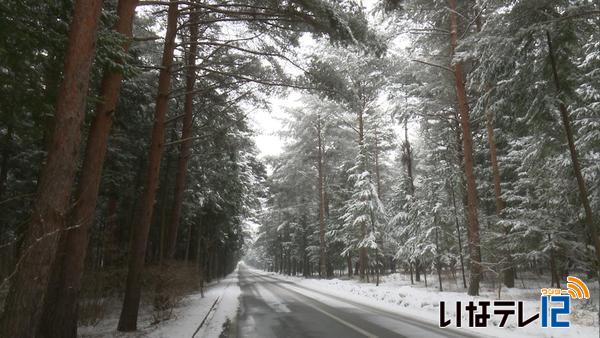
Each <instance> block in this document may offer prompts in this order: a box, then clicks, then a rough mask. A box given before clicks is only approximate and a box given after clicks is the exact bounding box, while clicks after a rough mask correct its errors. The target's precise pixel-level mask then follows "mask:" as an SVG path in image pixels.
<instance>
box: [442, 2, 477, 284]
mask: <svg viewBox="0 0 600 338" xmlns="http://www.w3.org/2000/svg"><path fill="white" fill-rule="evenodd" d="M448 7H449V9H450V11H449V12H450V45H451V51H452V53H451V55H454V51H455V50H456V46H457V45H458V23H457V21H458V19H457V15H456V0H448ZM452 68H453V70H454V81H455V87H456V99H457V103H458V110H459V113H460V124H461V128H462V133H463V138H462V141H463V152H464V159H465V163H464V164H465V165H464V169H465V176H466V179H467V222H468V224H469V230H470V231H469V235H470V236H469V255H470V276H469V290H468V292H467V293H468V294H469V295H471V296H477V295H479V282H480V280H481V247H480V245H479V220H478V218H477V186H476V182H475V173H474V169H473V166H474V160H473V135H472V134H471V121H470V117H469V105H468V101H467V92H466V89H465V83H464V78H463V71H462V64H461V63H460V62H458V63H456V64H454V65H453V67H452Z"/></svg>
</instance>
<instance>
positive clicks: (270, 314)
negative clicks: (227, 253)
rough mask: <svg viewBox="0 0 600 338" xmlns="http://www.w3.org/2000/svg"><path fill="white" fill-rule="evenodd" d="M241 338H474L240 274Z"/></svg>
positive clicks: (238, 326) (242, 269)
mask: <svg viewBox="0 0 600 338" xmlns="http://www.w3.org/2000/svg"><path fill="white" fill-rule="evenodd" d="M239 283H240V288H241V291H242V294H241V296H240V308H239V312H238V318H237V321H236V324H235V328H234V330H232V332H231V335H232V336H236V337H244V338H245V337H260V338H267V337H286V338H288V337H289V338H292V337H302V338H309V337H336V338H337V337H340V338H353V337H408V338H412V337H423V338H436V337H475V336H474V335H471V334H468V333H466V332H465V333H463V332H458V331H452V330H448V329H440V328H439V327H437V326H434V325H431V324H429V323H425V322H421V321H416V320H415V319H413V318H409V317H405V316H402V315H399V314H396V313H392V312H388V311H385V310H381V309H378V308H374V307H370V306H367V305H363V304H360V303H356V302H354V301H352V300H349V299H342V298H339V297H335V296H331V295H327V294H323V293H321V292H318V291H315V290H310V289H306V288H304V287H300V286H298V285H297V284H294V283H291V282H287V281H282V280H280V279H276V278H272V277H270V276H268V275H265V274H261V273H257V272H255V271H250V270H249V269H248V268H247V267H245V266H244V265H240V268H239Z"/></svg>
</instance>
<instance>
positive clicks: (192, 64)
mask: <svg viewBox="0 0 600 338" xmlns="http://www.w3.org/2000/svg"><path fill="white" fill-rule="evenodd" d="M198 19H199V18H198V13H197V12H196V10H193V11H192V12H191V14H190V23H189V25H190V28H189V29H190V41H189V43H190V45H189V48H188V50H187V53H188V55H187V70H186V82H185V102H184V117H183V126H182V131H181V146H180V147H179V161H178V163H177V175H176V177H175V200H174V202H173V212H172V214H171V221H170V223H169V227H168V231H167V245H166V255H167V258H168V259H172V258H173V257H174V256H175V249H176V247H177V229H178V228H179V222H180V220H181V210H182V206H183V199H184V194H185V187H186V181H187V170H188V162H189V159H190V155H191V148H192V140H191V137H192V127H193V123H194V88H195V85H196V53H197V51H198V44H197V42H198Z"/></svg>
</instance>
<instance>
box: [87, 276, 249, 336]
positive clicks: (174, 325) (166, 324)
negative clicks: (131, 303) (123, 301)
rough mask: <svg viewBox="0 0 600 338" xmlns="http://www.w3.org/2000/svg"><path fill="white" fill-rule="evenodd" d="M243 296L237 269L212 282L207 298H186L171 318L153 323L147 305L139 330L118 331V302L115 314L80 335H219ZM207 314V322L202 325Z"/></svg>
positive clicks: (141, 313)
mask: <svg viewBox="0 0 600 338" xmlns="http://www.w3.org/2000/svg"><path fill="white" fill-rule="evenodd" d="M239 295H240V287H239V284H238V270H237V269H236V270H235V271H234V272H232V273H231V274H230V275H229V276H227V277H226V278H224V279H222V280H220V281H219V282H216V283H213V284H210V285H209V286H208V287H207V289H206V291H205V293H204V298H202V297H201V295H200V293H195V294H192V295H189V296H187V297H185V298H184V299H183V301H182V302H181V304H180V306H179V307H177V308H176V309H175V310H174V311H173V316H172V318H171V319H169V320H166V321H163V322H160V323H158V324H152V321H153V317H152V313H151V310H150V308H149V306H143V307H142V308H141V311H140V318H139V321H138V331H136V332H131V333H121V332H118V331H117V330H116V327H117V323H118V320H119V305H120V303H119V304H115V307H114V311H111V314H110V315H109V316H107V318H105V319H104V320H102V321H101V322H99V323H98V324H97V325H94V326H86V327H80V328H79V334H80V336H81V337H89V338H108V337H120V338H134V337H135V338H137V337H149V338H190V337H192V336H194V337H198V338H213V337H214V338H216V337H219V335H220V334H221V332H222V331H223V326H224V324H225V323H227V322H228V321H233V320H234V319H235V316H236V314H237V309H238V306H239V301H238V298H239ZM215 302H216V303H215ZM213 304H215V306H214V308H213V309H212V311H210V313H208V311H209V310H210V309H211V307H212V305H213ZM205 317H206V321H205V323H204V325H202V327H200V328H199V326H200V323H202V321H203V319H204V318H205ZM198 328H199V329H198ZM196 330H198V331H197V332H196ZM194 333H195V335H194Z"/></svg>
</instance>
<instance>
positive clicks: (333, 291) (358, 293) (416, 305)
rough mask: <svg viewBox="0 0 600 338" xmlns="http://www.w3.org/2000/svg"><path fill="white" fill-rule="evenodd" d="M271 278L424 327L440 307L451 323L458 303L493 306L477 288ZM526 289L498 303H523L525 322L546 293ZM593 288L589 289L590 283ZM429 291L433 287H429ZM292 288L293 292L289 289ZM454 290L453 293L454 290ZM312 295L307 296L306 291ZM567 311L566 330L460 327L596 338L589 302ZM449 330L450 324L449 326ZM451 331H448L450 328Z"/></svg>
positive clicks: (393, 279) (535, 285)
mask: <svg viewBox="0 0 600 338" xmlns="http://www.w3.org/2000/svg"><path fill="white" fill-rule="evenodd" d="M254 272H255V273H261V274H266V273H265V272H264V271H260V270H254ZM268 274H269V275H270V276H271V277H274V278H278V279H281V280H285V281H288V282H293V283H294V284H292V287H293V288H294V290H295V291H297V292H302V293H303V294H305V295H306V296H309V297H312V298H316V299H319V298H321V299H323V298H327V295H330V296H333V297H337V298H343V299H347V300H351V301H353V302H357V303H362V304H365V305H368V306H372V307H377V308H380V309H382V310H386V311H390V312H395V313H399V314H401V315H403V316H411V317H414V318H415V319H416V320H420V321H425V322H429V323H431V324H433V325H438V324H439V303H440V301H442V300H443V301H445V302H446V304H447V305H446V314H447V315H446V318H452V319H454V317H455V311H454V309H455V304H456V302H457V301H461V302H462V304H463V308H464V306H465V305H466V304H467V303H468V302H469V301H471V300H474V301H478V300H479V301H483V300H490V301H493V300H497V299H498V297H497V290H495V289H493V288H486V287H485V286H484V287H482V290H481V295H480V296H479V297H471V296H468V295H466V293H465V292H464V291H463V290H460V291H450V292H448V291H444V292H439V291H438V290H437V289H436V288H434V287H431V284H433V283H435V282H436V280H433V281H431V280H430V281H429V282H430V284H429V285H430V287H429V288H425V287H424V285H423V284H422V282H421V283H420V284H416V285H411V284H410V279H409V277H407V276H405V275H402V274H393V275H390V276H385V277H383V278H382V282H381V284H380V285H379V286H375V284H373V283H361V282H358V281H356V280H342V279H330V280H327V279H323V280H319V279H305V278H301V277H290V276H282V275H278V274H274V273H268ZM527 284H528V285H527V286H528V287H527V288H511V289H508V288H503V289H502V292H501V299H503V300H523V301H524V313H525V319H527V318H529V317H530V316H532V315H534V314H535V313H538V312H539V311H540V288H542V287H548V285H549V283H548V284H544V283H543V281H541V280H537V281H527ZM590 284H592V283H588V286H590V289H591V290H590V291H591V294H592V296H596V298H595V299H594V300H593V302H594V304H595V303H596V302H597V295H598V289H597V287H595V285H590ZM594 284H595V283H594ZM434 285H435V284H434ZM294 286H296V287H294ZM455 289H458V288H456V287H455ZM311 290H312V291H311ZM571 304H572V307H571V309H572V311H571V314H570V315H569V318H570V321H571V327H570V328H566V329H560V328H541V327H540V321H539V319H538V320H537V321H536V322H533V323H531V324H529V325H528V326H525V327H522V328H518V327H517V324H516V315H512V316H510V317H509V320H508V322H507V325H506V327H504V328H500V327H498V324H499V320H500V318H501V316H492V318H491V319H490V324H489V325H488V327H487V328H485V329H479V328H477V329H467V328H464V326H465V325H463V328H462V330H470V332H474V333H476V334H480V335H482V336H494V337H540V338H541V337H579V338H582V337H598V336H599V333H598V332H599V328H598V320H597V312H596V306H594V305H593V304H592V302H590V301H583V300H572V302H571ZM462 318H463V319H462V322H463V323H468V315H467V314H466V312H465V311H463V313H462ZM452 325H453V324H452ZM452 325H451V326H450V327H452Z"/></svg>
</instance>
